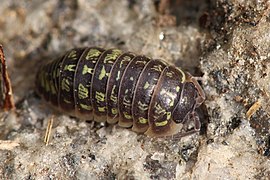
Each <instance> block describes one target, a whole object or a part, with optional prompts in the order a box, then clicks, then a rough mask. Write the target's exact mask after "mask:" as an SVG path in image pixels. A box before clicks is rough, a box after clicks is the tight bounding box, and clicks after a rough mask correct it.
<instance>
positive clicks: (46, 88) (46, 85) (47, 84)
mask: <svg viewBox="0 0 270 180" xmlns="http://www.w3.org/2000/svg"><path fill="white" fill-rule="evenodd" d="M44 82H45V90H46V91H47V92H49V91H50V82H49V81H48V78H47V77H45V81H44Z"/></svg>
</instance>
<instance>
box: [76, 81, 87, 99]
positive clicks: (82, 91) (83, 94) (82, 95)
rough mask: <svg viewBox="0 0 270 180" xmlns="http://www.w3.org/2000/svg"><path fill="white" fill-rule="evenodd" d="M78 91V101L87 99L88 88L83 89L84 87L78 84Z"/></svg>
mask: <svg viewBox="0 0 270 180" xmlns="http://www.w3.org/2000/svg"><path fill="white" fill-rule="evenodd" d="M78 89H79V91H78V97H79V99H85V98H88V88H86V87H84V85H83V84H81V83H80V84H79V86H78Z"/></svg>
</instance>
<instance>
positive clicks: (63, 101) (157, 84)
mask: <svg viewBox="0 0 270 180" xmlns="http://www.w3.org/2000/svg"><path fill="white" fill-rule="evenodd" d="M36 87H37V92H38V94H39V95H41V96H42V97H43V98H44V99H45V100H46V101H48V102H49V103H50V104H51V105H53V106H54V107H57V108H58V109H59V110H61V111H64V112H68V113H69V114H71V115H74V116H76V117H79V118H82V119H85V120H94V121H98V122H102V121H103V122H104V121H107V122H108V123H118V124H119V125H120V126H122V127H132V130H133V131H135V132H139V133H145V134H147V135H149V136H154V137H164V136H171V135H175V134H177V135H180V136H182V135H185V134H186V133H187V134H189V133H193V132H197V131H198V130H199V129H200V121H199V118H198V116H197V114H196V112H195V110H196V108H197V107H199V106H200V105H201V104H202V103H203V101H204V99H205V96H204V92H203V91H202V89H201V87H200V85H199V84H198V82H197V81H196V79H195V78H194V77H192V76H191V75H190V74H189V73H185V72H183V71H182V70H181V69H179V68H177V67H174V66H171V65H168V64H166V63H164V62H163V61H162V60H157V59H155V60H154V59H151V58H149V57H146V56H143V55H135V54H134V53H130V52H127V53H123V52H122V51H121V50H119V49H109V50H105V49H102V48H98V47H89V48H76V49H73V50H70V51H69V52H67V53H66V54H65V55H64V56H62V57H60V58H58V59H56V60H54V61H51V62H49V63H47V64H44V65H43V66H41V68H40V71H39V73H38V75H37V79H36ZM190 122H194V128H193V129H192V130H187V126H188V124H189V123H190ZM186 131H188V132H186Z"/></svg>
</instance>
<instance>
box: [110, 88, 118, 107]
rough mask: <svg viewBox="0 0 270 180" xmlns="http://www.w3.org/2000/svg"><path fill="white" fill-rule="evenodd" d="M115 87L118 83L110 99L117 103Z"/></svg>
mask: <svg viewBox="0 0 270 180" xmlns="http://www.w3.org/2000/svg"><path fill="white" fill-rule="evenodd" d="M115 88H116V85H113V88H112V94H111V96H110V100H112V101H113V102H114V103H117V96H116V95H115Z"/></svg>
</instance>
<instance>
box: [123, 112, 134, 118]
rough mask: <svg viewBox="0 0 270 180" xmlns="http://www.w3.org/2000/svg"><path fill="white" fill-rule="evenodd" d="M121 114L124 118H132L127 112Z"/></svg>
mask: <svg viewBox="0 0 270 180" xmlns="http://www.w3.org/2000/svg"><path fill="white" fill-rule="evenodd" d="M123 114H124V117H125V118H126V119H132V116H131V115H130V114H129V113H127V112H124V113H123Z"/></svg>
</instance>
